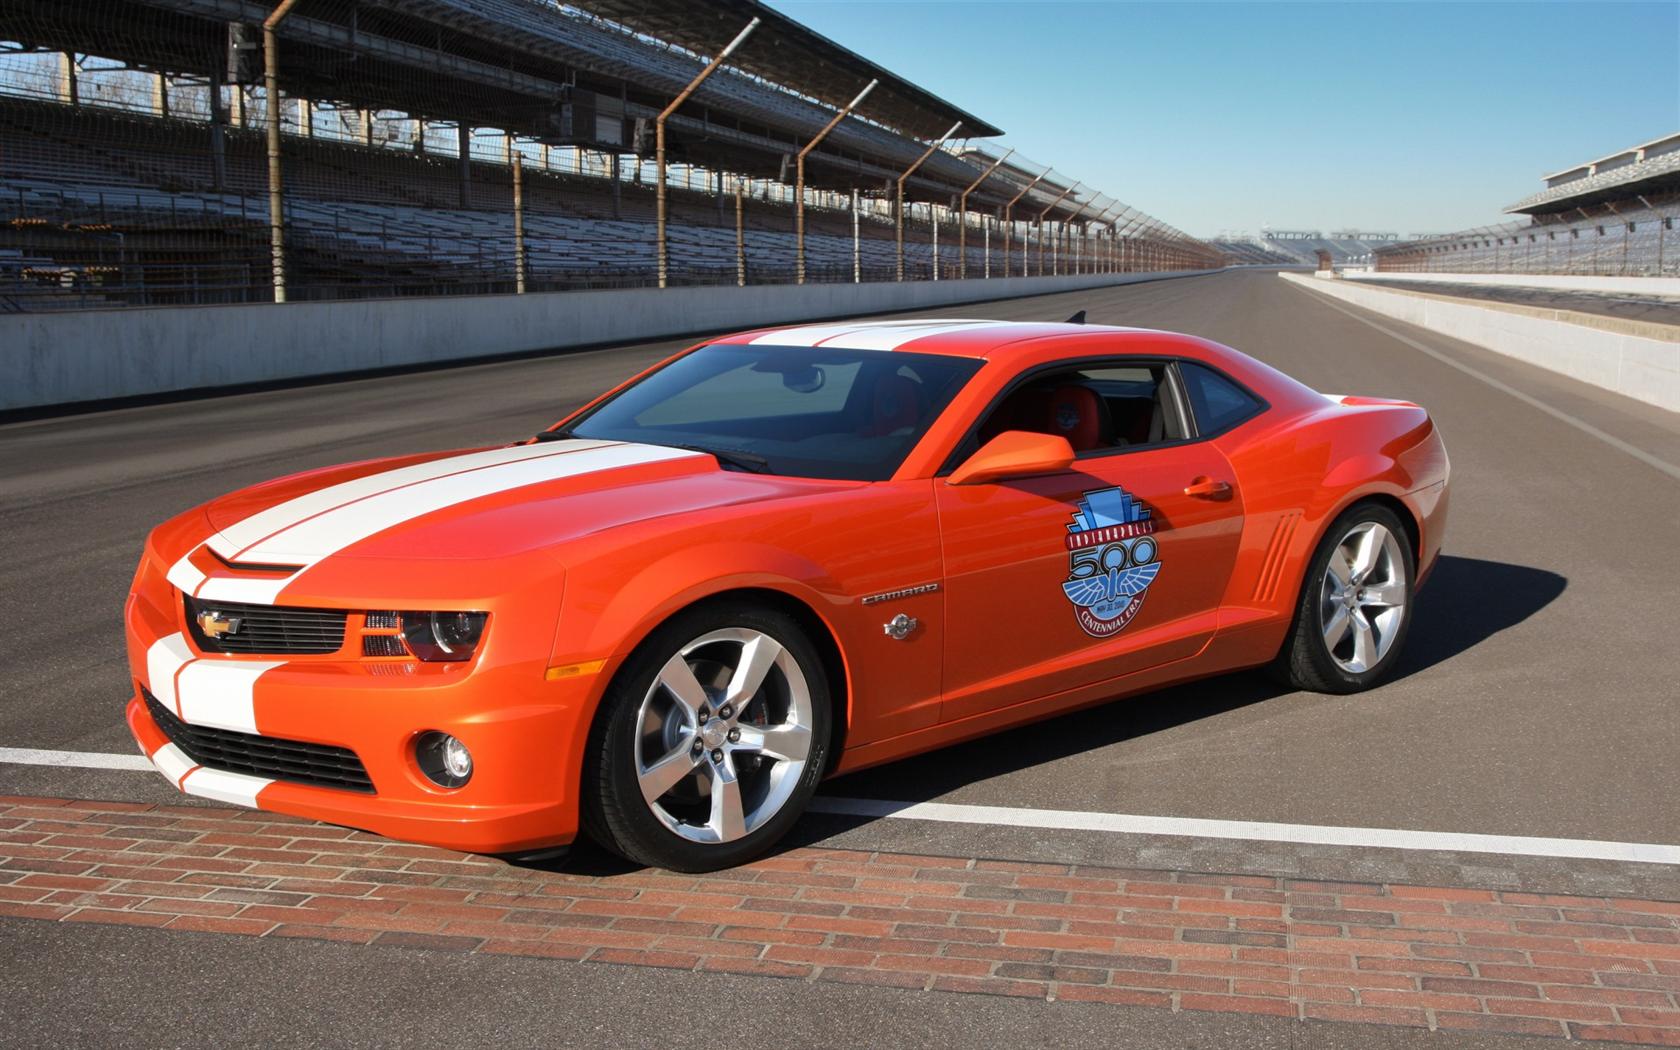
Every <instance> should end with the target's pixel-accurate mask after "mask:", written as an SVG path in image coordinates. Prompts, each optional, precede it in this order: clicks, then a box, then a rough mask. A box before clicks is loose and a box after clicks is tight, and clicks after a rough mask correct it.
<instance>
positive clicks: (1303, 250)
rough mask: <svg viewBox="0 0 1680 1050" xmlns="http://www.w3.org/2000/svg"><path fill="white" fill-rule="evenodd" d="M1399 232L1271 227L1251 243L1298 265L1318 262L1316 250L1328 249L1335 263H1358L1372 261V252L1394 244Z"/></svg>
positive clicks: (1325, 250) (1354, 264)
mask: <svg viewBox="0 0 1680 1050" xmlns="http://www.w3.org/2000/svg"><path fill="white" fill-rule="evenodd" d="M1399 240H1400V235H1399V234H1398V233H1373V232H1370V231H1362V230H1333V231H1331V232H1330V233H1324V232H1322V231H1320V230H1271V229H1265V230H1261V231H1260V235H1259V236H1258V237H1256V238H1254V243H1255V244H1257V245H1258V246H1259V247H1260V248H1262V249H1263V250H1265V251H1268V252H1272V253H1274V254H1277V255H1281V256H1284V257H1286V258H1288V259H1290V260H1291V261H1292V262H1294V263H1296V264H1299V265H1317V263H1318V253H1319V252H1328V253H1329V255H1330V261H1331V262H1332V263H1333V264H1334V265H1336V266H1357V265H1362V264H1365V263H1368V262H1370V261H1371V253H1372V252H1374V251H1376V250H1377V249H1379V248H1383V247H1386V246H1388V245H1390V244H1394V243H1397V242H1398V241H1399Z"/></svg>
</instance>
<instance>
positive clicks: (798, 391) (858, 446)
mask: <svg viewBox="0 0 1680 1050" xmlns="http://www.w3.org/2000/svg"><path fill="white" fill-rule="evenodd" d="M979 367H980V362H979V361H975V360H972V359H969V358H961V357H945V356H940V355H936V354H913V353H903V352H899V351H880V350H842V349H829V348H825V347H808V346H794V347H781V346H760V345H758V344H733V343H714V344H713V345H711V346H705V347H701V348H700V349H699V350H696V351H694V352H693V353H691V354H687V355H685V356H683V357H680V358H678V359H677V360H675V361H673V362H671V363H670V364H669V365H666V366H665V367H664V368H661V369H660V370H659V371H657V372H655V373H653V374H652V375H650V376H647V377H646V378H644V379H643V380H642V381H641V382H639V383H636V384H635V385H634V386H631V387H629V388H628V389H626V390H624V391H622V392H620V393H619V394H618V395H617V396H616V397H614V398H613V399H612V400H610V401H608V402H606V403H605V404H603V405H601V406H599V407H598V408H596V409H595V410H594V411H593V412H591V413H590V414H589V415H587V416H585V417H584V418H583V419H582V420H580V421H579V422H577V423H575V424H573V425H572V426H570V427H568V428H566V432H567V433H569V434H572V435H574V436H576V437H582V438H598V439H603V440H609V441H638V442H643V443H645V444H650V445H673V446H680V447H686V448H700V449H706V450H715V451H717V452H720V453H724V452H733V453H744V454H746V455H747V456H751V457H753V458H754V459H757V460H762V461H763V463H764V465H765V467H766V468H767V469H768V472H769V473H773V474H785V475H791V476H796V477H815V478H834V479H846V480H857V481H881V480H885V479H887V478H889V477H891V476H892V474H893V471H895V470H897V469H898V467H899V464H900V463H902V462H903V461H904V457H905V456H906V455H908V454H909V452H910V449H911V448H912V447H914V446H915V444H916V442H917V441H919V440H920V439H921V437H922V435H923V434H924V433H926V432H927V428H928V427H929V425H931V424H932V422H933V421H934V419H935V418H937V417H938V415H939V413H940V412H941V411H943V410H944V408H945V406H946V405H947V404H949V403H950V401H951V398H952V397H954V396H955V395H956V393H957V391H958V390H960V389H962V386H963V384H964V383H966V382H967V381H968V380H969V378H970V377H971V376H973V375H974V373H975V372H976V371H977V370H978V369H979Z"/></svg>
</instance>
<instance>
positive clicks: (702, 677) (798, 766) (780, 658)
mask: <svg viewBox="0 0 1680 1050" xmlns="http://www.w3.org/2000/svg"><path fill="white" fill-rule="evenodd" d="M637 727H638V728H637V734H636V779H637V781H638V782H639V783H640V785H641V789H642V798H643V799H644V800H645V801H646V802H647V805H648V808H649V809H651V810H652V811H653V815H654V816H655V817H657V818H658V819H659V821H660V822H661V823H662V824H664V825H665V826H666V827H667V828H668V829H670V830H671V831H673V832H675V833H676V834H678V835H680V836H682V837H683V838H685V839H688V840H689V841H691V842H701V843H721V842H733V841H735V840H737V839H740V838H742V837H744V836H746V835H747V834H749V833H751V832H752V831H753V830H754V829H756V828H758V827H760V826H761V825H763V824H764V822H765V821H767V820H769V819H770V818H771V817H773V816H775V815H776V814H777V813H778V812H780V810H781V809H782V807H783V806H784V805H786V804H787V801H788V798H789V797H790V796H791V795H792V794H793V792H794V789H795V787H797V786H798V784H799V780H800V777H801V775H802V774H803V773H804V771H805V763H806V761H807V759H808V757H809V755H810V751H811V727H812V707H811V690H810V687H809V685H808V684H807V682H806V680H805V672H804V670H803V669H802V668H801V667H800V666H799V662H798V660H796V659H795V658H794V656H793V654H792V653H791V652H789V651H788V649H787V648H786V647H785V646H783V645H782V643H780V642H778V641H776V639H774V638H772V637H770V636H769V635H767V634H764V633H763V632H761V631H756V630H752V629H750V628H743V627H731V628H725V629H723V630H717V631H710V632H708V633H706V634H703V635H701V636H700V637H698V638H696V639H694V640H693V641H691V642H689V643H688V644H687V645H685V646H683V647H682V648H681V649H680V650H679V651H678V652H677V653H676V654H675V655H673V656H672V657H671V658H670V659H669V660H667V661H666V662H665V665H664V666H663V667H662V668H660V671H659V674H658V675H657V676H655V678H654V680H653V683H652V685H650V686H649V688H648V691H647V695H646V696H644V697H643V698H642V705H641V710H640V712H639V713H638V718H637Z"/></svg>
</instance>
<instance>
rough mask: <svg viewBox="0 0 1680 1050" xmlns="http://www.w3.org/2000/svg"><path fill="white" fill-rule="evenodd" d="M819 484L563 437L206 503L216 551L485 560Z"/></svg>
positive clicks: (338, 473)
mask: <svg viewBox="0 0 1680 1050" xmlns="http://www.w3.org/2000/svg"><path fill="white" fill-rule="evenodd" d="M853 484H855V483H852V482H823V481H809V480H805V479H795V478H778V477H772V476H768V475H758V474H746V473H740V472H736V471H726V470H723V469H721V468H720V467H719V465H718V462H717V460H715V459H714V458H713V457H711V456H709V455H706V454H704V453H697V452H690V451H687V450H684V449H675V448H668V447H665V446H660V445H642V444H635V443H628V442H614V441H591V440H581V439H566V440H560V441H552V442H539V443H534V444H523V445H511V446H506V447H501V448H490V449H477V450H468V451H462V452H444V453H432V454H427V455H421V456H410V457H405V458H398V459H387V460H375V461H371V462H365V463H356V464H350V465H347V466H342V467H332V468H328V469H325V470H318V471H311V472H309V473H305V474H298V475H293V476H291V477H288V478H281V479H279V480H277V481H272V482H268V483H266V484H263V485H257V486H254V487H252V488H249V489H245V490H243V491H240V492H236V493H233V494H231V495H228V496H224V497H222V498H221V499H218V500H215V501H214V502H212V503H210V504H208V505H207V506H206V507H205V508H204V512H205V515H206V517H207V518H208V520H209V524H210V526H211V528H212V529H213V530H214V531H213V533H212V535H211V536H210V538H209V541H208V542H209V546H210V547H211V549H212V550H213V551H214V552H215V553H216V554H217V555H219V556H221V558H223V559H224V560H226V561H228V562H232V563H235V564H239V565H250V566H276V567H279V566H285V567H305V568H306V567H308V566H310V565H313V564H316V563H318V562H320V561H322V560H324V559H326V558H329V557H358V558H407V559H426V558H462V559H485V558H495V557H500V556H504V555H510V554H516V553H523V552H525V551H529V550H533V549H536V548H542V547H552V546H553V545H555V544H558V543H562V542H564V541H565V540H567V539H569V538H573V537H577V536H582V535H588V534H590V533H594V532H597V531H599V530H601V529H604V528H610V527H613V526H615V525H622V524H627V523H630V522H635V521H643V520H647V519H649V518H654V517H661V516H667V515H673V514H683V513H690V512H694V511H697V510H703V509H708V508H715V507H720V506H726V505H730V504H734V503H741V502H746V501H758V500H764V499H767V498H777V497H779V496H788V495H793V494H797V493H808V492H810V491H811V490H812V489H813V488H819V489H827V488H838V487H847V486H850V485H853Z"/></svg>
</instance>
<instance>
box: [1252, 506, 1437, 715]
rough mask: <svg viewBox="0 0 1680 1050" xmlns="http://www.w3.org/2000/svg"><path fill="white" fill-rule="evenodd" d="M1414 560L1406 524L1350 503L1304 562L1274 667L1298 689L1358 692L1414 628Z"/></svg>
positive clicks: (1385, 668)
mask: <svg viewBox="0 0 1680 1050" xmlns="http://www.w3.org/2000/svg"><path fill="white" fill-rule="evenodd" d="M1415 573H1416V564H1415V559H1414V557H1413V554H1412V549H1411V543H1410V541H1409V538H1408V536H1407V534H1406V529H1405V526H1403V525H1402V524H1401V522H1400V519H1399V518H1398V517H1397V516H1396V515H1395V514H1394V512H1393V511H1391V510H1389V509H1388V508H1387V507H1384V506H1381V505H1380V504H1376V503H1362V504H1359V505H1357V506H1354V507H1352V508H1350V509H1349V510H1348V511H1346V512H1345V513H1343V514H1342V515H1341V517H1339V518H1337V519H1336V520H1335V522H1333V523H1332V524H1331V526H1330V528H1329V529H1328V530H1327V531H1326V532H1325V534H1324V539H1323V541H1322V542H1320V544H1319V547H1318V550H1317V551H1315V552H1314V553H1313V558H1312V561H1311V563H1310V564H1309V565H1308V567H1307V576H1306V579H1305V580H1304V581H1303V583H1302V586H1301V597H1300V601H1299V603H1298V604H1297V606H1296V609H1295V620H1294V625H1293V626H1292V628H1291V630H1290V633H1289V638H1288V639H1287V641H1286V642H1285V643H1284V647H1283V651H1282V652H1280V653H1279V654H1278V658H1277V662H1276V663H1275V664H1274V668H1273V669H1274V671H1275V672H1276V674H1277V677H1279V678H1280V679H1281V680H1282V681H1284V682H1285V683H1287V684H1288V685H1292V686H1294V687H1295V688H1297V689H1309V690H1312V691H1314V692H1319V693H1356V692H1360V691H1362V690H1365V689H1369V688H1371V687H1372V686H1373V685H1375V684H1377V682H1378V681H1380V680H1381V679H1382V678H1383V677H1384V676H1385V675H1386V674H1387V673H1388V672H1389V671H1390V670H1391V669H1392V668H1393V666H1394V663H1395V661H1396V660H1397V659H1398V658H1399V655H1400V649H1401V646H1402V645H1403V643H1404V642H1405V639H1406V631H1407V629H1408V628H1409V627H1410V626H1411V615H1412V591H1413V582H1414V577H1415Z"/></svg>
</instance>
